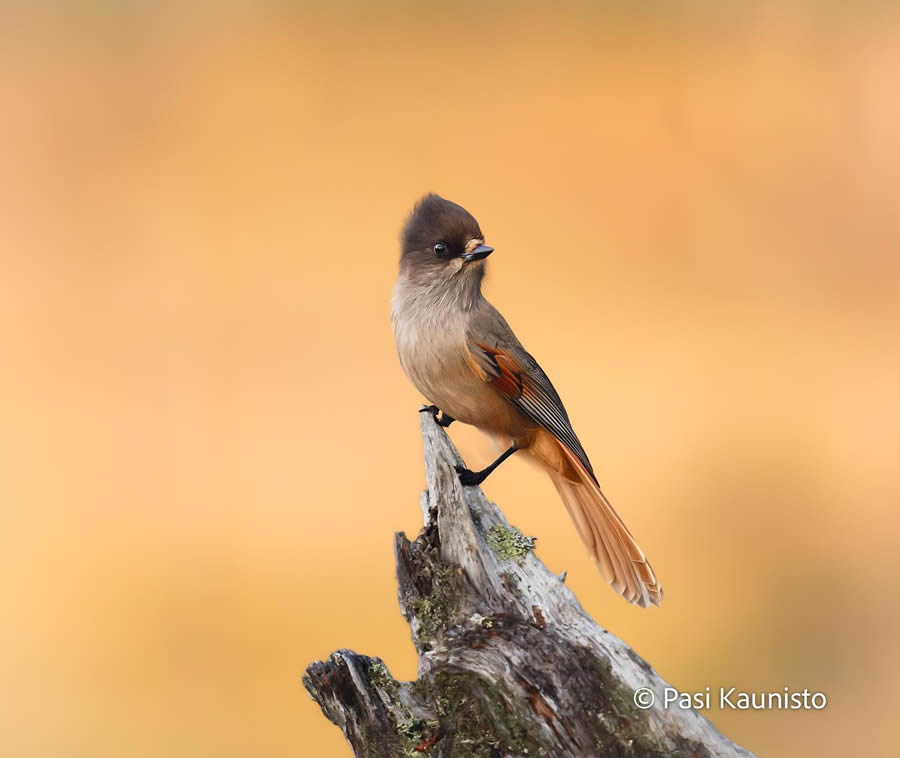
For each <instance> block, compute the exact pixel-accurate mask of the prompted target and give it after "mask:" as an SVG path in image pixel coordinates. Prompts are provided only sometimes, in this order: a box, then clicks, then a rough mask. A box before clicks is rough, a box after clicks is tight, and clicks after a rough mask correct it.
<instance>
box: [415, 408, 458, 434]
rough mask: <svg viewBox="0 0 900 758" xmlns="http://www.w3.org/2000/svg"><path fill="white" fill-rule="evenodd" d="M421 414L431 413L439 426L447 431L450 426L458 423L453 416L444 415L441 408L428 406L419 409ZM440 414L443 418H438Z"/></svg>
mask: <svg viewBox="0 0 900 758" xmlns="http://www.w3.org/2000/svg"><path fill="white" fill-rule="evenodd" d="M419 413H430V414H431V417H432V418H433V419H434V420H435V422H436V423H437V424H438V426H442V427H444V428H445V429H446V428H447V427H448V426H450V424H452V423H453V422H454V421H456V419H455V418H453V416H448V415H447V414H446V413H444V412H443V411H442V410H441V409H440V408H438V407H437V406H436V405H426V406H425V407H424V408H419ZM438 413H440V414H441V417H440V418H438Z"/></svg>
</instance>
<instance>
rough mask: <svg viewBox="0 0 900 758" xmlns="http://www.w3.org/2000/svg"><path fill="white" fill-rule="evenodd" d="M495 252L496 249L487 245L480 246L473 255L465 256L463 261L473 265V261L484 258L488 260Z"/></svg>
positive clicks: (467, 254)
mask: <svg viewBox="0 0 900 758" xmlns="http://www.w3.org/2000/svg"><path fill="white" fill-rule="evenodd" d="M493 252H494V248H492V247H488V246H487V245H479V246H478V247H476V248H475V249H474V250H473V251H472V252H471V253H466V254H465V255H464V256H463V260H464V261H465V262H466V263H471V262H472V261H480V260H483V259H484V258H487V257H488V256H489V255H490V254H491V253H493Z"/></svg>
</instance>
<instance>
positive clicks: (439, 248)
mask: <svg viewBox="0 0 900 758" xmlns="http://www.w3.org/2000/svg"><path fill="white" fill-rule="evenodd" d="M449 252H450V251H449V250H448V248H447V246H446V245H445V244H444V243H443V242H435V243H434V254H435V255H436V256H437V257H438V258H446V257H447V256H448V254H449Z"/></svg>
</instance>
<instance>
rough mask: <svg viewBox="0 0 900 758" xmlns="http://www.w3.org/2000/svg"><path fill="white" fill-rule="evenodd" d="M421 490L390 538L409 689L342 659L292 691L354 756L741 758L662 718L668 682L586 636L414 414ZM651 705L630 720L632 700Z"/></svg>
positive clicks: (699, 723) (673, 717) (618, 645)
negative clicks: (416, 514) (415, 510)
mask: <svg viewBox="0 0 900 758" xmlns="http://www.w3.org/2000/svg"><path fill="white" fill-rule="evenodd" d="M421 427H422V437H423V439H424V442H425V473H426V479H427V483H428V489H427V491H426V492H425V493H423V496H422V509H423V513H424V514H425V526H424V528H423V529H422V532H421V533H420V534H419V536H418V537H417V538H416V540H415V541H414V542H410V541H409V540H408V539H407V538H406V536H405V535H404V534H402V533H400V534H397V535H396V537H395V542H394V548H395V553H396V559H397V579H398V583H399V597H400V607H401V609H402V612H403V615H404V617H405V618H406V620H407V621H408V622H409V624H410V627H411V628H412V636H413V641H414V642H415V645H416V649H417V650H418V653H419V670H418V679H417V680H416V681H415V682H397V681H395V680H394V679H393V678H392V677H391V675H390V673H389V672H388V670H387V668H386V667H385V665H384V663H383V662H382V661H381V660H380V659H378V658H368V657H366V656H362V655H358V654H357V653H354V652H351V651H349V650H339V651H338V652H336V653H334V654H332V655H331V657H330V658H329V659H328V660H327V661H325V662H315V663H313V664H312V665H311V666H310V667H309V669H308V670H307V673H306V676H304V678H303V682H304V684H305V686H306V688H307V690H309V693H310V694H311V695H312V697H313V699H314V700H315V701H316V702H318V703H319V705H320V706H321V708H322V711H323V713H324V714H325V716H326V717H327V718H328V719H330V720H331V721H332V722H334V723H335V724H337V725H338V726H339V727H341V729H342V730H343V731H344V734H345V735H346V737H347V739H348V741H349V742H350V745H351V746H352V748H353V750H354V752H355V754H356V756H359V757H363V756H364V757H365V758H388V757H390V756H404V755H406V756H414V755H423V754H424V755H429V756H435V757H436V758H464V757H466V758H467V757H469V756H473V757H474V756H484V757H485V758H501V757H504V758H505V757H506V756H553V757H554V758H558V757H561V756H578V757H582V756H584V757H589V756H598V757H599V756H623V757H624V756H629V757H632V758H640V757H642V756H684V758H691V757H693V756H697V757H702V758H707V757H712V756H716V757H718V756H721V757H722V758H725V757H737V756H742V757H747V756H751V754H750V753H749V752H747V751H746V750H744V749H742V748H740V747H738V746H737V745H735V744H733V743H732V742H731V741H729V740H728V739H727V738H725V737H723V736H722V735H721V734H719V733H718V732H717V731H716V729H715V728H714V727H713V726H712V724H710V722H709V721H707V720H706V719H705V718H704V717H703V716H701V715H699V714H698V713H696V712H694V711H690V710H680V709H670V710H663V709H662V708H661V707H660V706H659V703H660V702H661V699H662V695H663V689H664V688H665V687H667V686H668V685H667V684H666V683H665V682H664V681H663V680H662V679H661V678H660V676H659V675H658V674H657V673H656V672H655V671H654V670H653V668H652V667H651V666H650V665H649V664H648V663H646V662H645V661H644V660H643V659H642V658H640V657H639V656H638V655H637V654H635V653H634V652H633V651H632V650H631V649H630V648H629V647H628V646H627V645H626V644H625V643H624V642H622V641H621V640H619V639H618V638H617V637H615V636H614V635H612V634H610V633H609V632H608V631H606V630H605V629H602V628H601V627H599V626H597V624H595V623H594V621H593V620H592V619H591V618H590V616H588V615H587V613H585V611H584V610H583V609H582V607H581V605H580V604H579V603H578V600H577V599H576V598H575V595H574V594H573V593H572V592H571V591H570V590H569V588H568V587H566V585H565V584H564V583H563V581H561V579H560V578H559V577H558V576H556V575H555V574H553V573H552V572H551V571H550V570H549V569H547V567H546V566H544V564H543V563H541V561H540V560H539V559H538V557H537V556H536V555H535V554H534V552H532V548H533V541H532V540H530V539H529V538H527V537H524V536H523V535H522V534H521V533H520V532H519V531H518V530H517V529H515V528H513V527H511V526H510V525H509V524H508V523H507V521H506V519H505V518H504V517H503V514H502V513H501V512H500V510H499V509H498V508H497V506H496V505H494V504H492V503H490V502H489V501H488V500H487V499H486V498H485V496H484V493H483V492H482V491H481V489H479V488H476V487H462V486H461V485H460V483H459V480H458V478H457V475H456V472H455V471H454V468H453V467H454V465H455V464H461V463H462V459H461V458H460V457H459V454H458V453H457V451H456V448H455V447H454V446H453V444H452V443H451V442H450V440H449V438H448V437H447V435H446V433H445V432H444V430H443V429H442V428H441V427H440V426H438V425H437V424H436V423H434V421H433V420H432V418H431V416H430V414H427V413H422V414H421ZM639 688H649V689H650V690H651V691H652V692H653V693H654V694H655V696H656V703H657V704H656V705H654V706H653V707H651V708H649V709H647V710H641V709H639V708H637V707H636V705H635V702H634V692H635V690H637V689H639Z"/></svg>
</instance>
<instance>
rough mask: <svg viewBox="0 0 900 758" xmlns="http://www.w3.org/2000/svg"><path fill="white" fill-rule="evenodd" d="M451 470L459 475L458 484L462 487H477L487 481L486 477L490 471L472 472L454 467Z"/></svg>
mask: <svg viewBox="0 0 900 758" xmlns="http://www.w3.org/2000/svg"><path fill="white" fill-rule="evenodd" d="M453 468H455V469H456V473H457V474H458V475H459V481H460V484H462V485H463V487H477V486H478V485H479V484H481V483H482V482H483V481H484V480H485V479H487V475H488V474H489V473H490V471H488V472H487V473H485V472H484V471H472V470H471V469H467V468H466V467H465V466H454V467H453Z"/></svg>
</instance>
